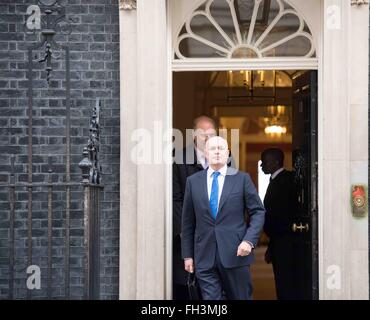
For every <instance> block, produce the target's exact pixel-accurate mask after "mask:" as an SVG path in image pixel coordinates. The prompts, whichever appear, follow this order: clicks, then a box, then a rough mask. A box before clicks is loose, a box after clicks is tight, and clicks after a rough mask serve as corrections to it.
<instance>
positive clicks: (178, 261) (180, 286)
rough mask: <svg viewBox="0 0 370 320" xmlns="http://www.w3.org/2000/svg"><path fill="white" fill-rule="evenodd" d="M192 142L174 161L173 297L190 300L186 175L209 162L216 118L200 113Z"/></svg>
mask: <svg viewBox="0 0 370 320" xmlns="http://www.w3.org/2000/svg"><path fill="white" fill-rule="evenodd" d="M193 130H194V133H193V144H190V145H189V146H188V147H187V148H185V149H183V150H181V151H179V152H177V153H176V154H175V161H174V164H173V167H172V169H173V171H172V172H173V174H172V176H173V177H172V179H173V299H174V300H187V299H188V298H189V297H188V293H187V287H186V283H187V276H188V275H187V272H185V270H184V261H183V259H182V257H181V216H182V206H183V201H184V194H185V185H186V179H187V178H188V177H189V176H191V175H193V174H194V173H197V172H199V171H202V170H204V169H207V167H208V162H207V159H206V158H205V150H204V149H205V144H206V142H207V140H208V139H209V138H210V137H213V136H215V135H216V126H215V122H214V121H213V119H211V118H209V117H206V116H200V117H198V118H196V119H194V123H193Z"/></svg>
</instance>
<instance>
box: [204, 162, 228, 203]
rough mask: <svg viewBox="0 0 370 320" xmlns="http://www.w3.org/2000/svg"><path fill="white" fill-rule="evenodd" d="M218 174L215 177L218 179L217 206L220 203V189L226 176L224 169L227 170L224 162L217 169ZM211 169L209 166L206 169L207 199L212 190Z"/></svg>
mask: <svg viewBox="0 0 370 320" xmlns="http://www.w3.org/2000/svg"><path fill="white" fill-rule="evenodd" d="M217 171H218V172H219V173H220V175H219V176H218V178H217V181H218V202H217V208H218V205H219V204H220V199H221V194H222V189H223V187H224V182H225V177H226V171H227V165H226V164H225V165H224V166H223V167H222V168H221V169H220V170H217ZM213 172H215V170H213V169H212V168H211V167H209V168H208V170H207V189H208V200H210V198H211V191H212V181H213V175H212V174H213Z"/></svg>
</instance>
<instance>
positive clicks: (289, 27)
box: [259, 14, 299, 49]
mask: <svg viewBox="0 0 370 320" xmlns="http://www.w3.org/2000/svg"><path fill="white" fill-rule="evenodd" d="M298 28H299V18H298V17H297V16H296V15H294V14H286V15H284V16H282V17H281V19H280V20H279V22H278V23H277V24H276V25H275V26H274V27H273V28H272V30H271V31H270V32H269V34H268V35H267V36H266V38H265V39H264V40H263V41H262V43H261V44H260V45H259V49H263V48H266V47H268V46H270V45H272V44H274V43H276V42H278V41H280V40H282V39H284V38H286V37H288V36H290V35H292V34H293V33H295V32H296V31H297V30H298Z"/></svg>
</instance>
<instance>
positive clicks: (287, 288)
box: [261, 148, 298, 300]
mask: <svg viewBox="0 0 370 320" xmlns="http://www.w3.org/2000/svg"><path fill="white" fill-rule="evenodd" d="M261 160H262V163H261V167H262V171H263V172H264V173H265V174H271V177H270V183H269V186H268V188H267V191H266V195H265V199H264V205H265V209H266V217H265V225H264V231H265V233H266V234H267V236H268V237H269V245H268V248H267V251H266V255H265V260H266V262H267V263H271V262H272V267H273V271H274V277H275V287H276V295H277V298H278V300H293V299H297V290H296V288H295V281H294V280H295V279H294V274H295V266H294V255H293V241H292V240H293V238H292V237H293V234H292V230H291V227H292V223H293V217H294V214H295V213H296V212H297V210H298V201H297V193H296V188H295V183H294V175H293V173H292V172H291V171H288V170H285V169H284V153H283V151H281V150H280V149H278V148H270V149H266V150H264V151H263V152H262V154H261Z"/></svg>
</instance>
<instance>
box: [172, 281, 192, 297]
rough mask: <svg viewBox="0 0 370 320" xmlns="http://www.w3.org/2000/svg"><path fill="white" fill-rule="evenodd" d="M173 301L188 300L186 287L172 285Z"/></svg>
mask: <svg viewBox="0 0 370 320" xmlns="http://www.w3.org/2000/svg"><path fill="white" fill-rule="evenodd" d="M173 300H190V299H189V293H188V287H187V286H185V285H182V284H177V283H174V284H173Z"/></svg>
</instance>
